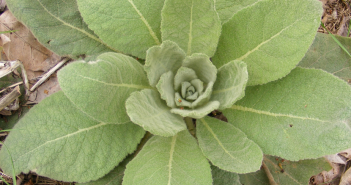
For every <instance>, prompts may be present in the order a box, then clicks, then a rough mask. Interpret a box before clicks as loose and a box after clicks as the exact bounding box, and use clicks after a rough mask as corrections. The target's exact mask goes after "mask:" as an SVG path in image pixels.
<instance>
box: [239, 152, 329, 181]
mask: <svg viewBox="0 0 351 185" xmlns="http://www.w3.org/2000/svg"><path fill="white" fill-rule="evenodd" d="M264 164H265V165H266V166H267V170H268V173H269V174H271V180H273V181H274V182H275V183H277V184H282V185H301V184H308V181H309V179H310V178H311V176H313V175H315V174H318V173H320V172H321V171H323V170H325V171H328V170H329V169H330V165H329V163H328V162H327V161H326V160H325V159H324V158H319V159H313V160H302V161H297V162H292V161H287V160H284V159H281V158H278V157H273V156H265V157H264ZM239 176H240V182H241V183H242V184H245V185H270V184H272V183H269V179H268V177H267V171H266V170H264V169H263V168H261V170H260V171H257V172H255V173H249V174H240V175H239Z"/></svg>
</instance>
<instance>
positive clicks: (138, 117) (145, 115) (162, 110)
mask: <svg viewBox="0 0 351 185" xmlns="http://www.w3.org/2000/svg"><path fill="white" fill-rule="evenodd" d="M126 108H127V113H128V115H129V117H130V119H131V120H132V121H133V122H134V123H135V124H138V125H140V126H142V127H143V128H144V129H145V130H147V131H149V132H151V133H152V134H154V135H160V136H164V137H169V136H174V135H175V134H176V133H177V132H179V131H182V130H185V129H186V125H185V123H184V121H183V117H181V116H179V115H177V114H173V113H171V112H170V109H171V108H170V107H167V105H166V104H165V102H164V101H163V100H162V99H161V98H160V95H159V93H158V92H157V91H155V90H151V89H145V90H142V91H140V92H134V93H133V94H131V96H130V97H129V98H128V99H127V101H126Z"/></svg>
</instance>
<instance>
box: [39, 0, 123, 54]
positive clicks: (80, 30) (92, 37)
mask: <svg viewBox="0 0 351 185" xmlns="http://www.w3.org/2000/svg"><path fill="white" fill-rule="evenodd" d="M37 1H38V3H39V4H40V6H42V7H43V9H44V10H45V11H46V12H47V13H48V14H49V15H51V16H52V17H54V18H55V19H57V20H58V21H60V22H61V23H62V24H63V25H65V26H68V27H70V28H72V29H74V30H77V31H79V32H81V33H83V34H85V35H87V36H88V37H89V38H91V39H93V40H95V41H97V42H99V43H101V44H103V45H104V46H106V47H107V48H108V49H110V50H112V51H115V52H117V53H121V52H120V51H118V50H116V49H114V48H112V47H110V46H109V45H107V44H106V43H104V42H103V41H102V40H100V39H99V38H97V37H95V36H94V35H92V34H90V33H88V32H86V31H85V30H83V29H80V28H77V27H74V26H72V25H70V24H68V23H66V22H65V21H63V20H61V19H60V18H58V17H56V16H55V15H54V14H52V13H51V12H50V11H49V10H48V9H46V8H45V6H44V5H43V4H42V3H41V2H40V1H39V0H37Z"/></svg>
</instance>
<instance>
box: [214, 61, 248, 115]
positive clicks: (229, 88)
mask: <svg viewBox="0 0 351 185" xmlns="http://www.w3.org/2000/svg"><path fill="white" fill-rule="evenodd" d="M247 80H248V74H247V66H246V64H245V63H244V62H242V61H231V62H229V63H227V64H225V65H224V66H222V67H221V68H219V69H218V75H217V81H216V83H215V84H214V87H213V92H212V95H211V100H216V101H219V102H220V107H219V109H226V108H228V107H231V106H232V105H233V104H234V103H235V102H236V101H238V100H239V99H241V98H242V97H243V96H244V95H245V87H246V83H247Z"/></svg>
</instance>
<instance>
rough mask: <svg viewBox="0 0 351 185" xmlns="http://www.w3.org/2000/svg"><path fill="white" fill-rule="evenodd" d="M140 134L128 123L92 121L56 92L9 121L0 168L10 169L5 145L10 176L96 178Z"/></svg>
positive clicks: (132, 145) (127, 150)
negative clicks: (10, 126) (16, 118)
mask: <svg viewBox="0 0 351 185" xmlns="http://www.w3.org/2000/svg"><path fill="white" fill-rule="evenodd" d="M144 133H145V131H144V130H143V129H142V128H140V127H139V126H137V125H135V124H133V123H126V124H122V125H117V124H109V123H104V122H97V121H94V120H92V119H90V118H89V117H88V116H87V115H86V114H84V113H82V112H80V111H79V110H78V109H76V108H75V107H74V106H73V104H72V103H71V102H70V101H69V100H68V99H67V98H66V96H65V95H64V94H63V92H62V91H59V92H58V93H55V94H53V95H51V96H50V97H48V98H46V99H44V100H43V101H42V102H40V103H39V104H38V105H36V106H35V107H33V108H32V109H31V110H30V111H29V112H28V113H27V114H26V115H25V117H23V118H22V119H21V120H20V121H19V122H18V123H17V124H16V125H15V127H14V128H13V131H11V133H10V135H9V136H8V137H7V138H6V141H5V145H6V146H7V147H3V148H2V150H1V151H0V166H1V169H2V170H4V172H5V173H6V174H10V173H11V170H12V165H11V159H10V156H9V154H8V152H7V151H6V150H7V149H9V151H10V153H11V156H12V159H13V164H14V169H15V173H16V174H19V173H20V172H24V173H28V172H29V171H33V172H35V173H37V174H39V175H42V176H46V177H50V178H53V179H56V180H63V181H75V182H87V181H91V180H96V179H98V178H100V177H102V176H104V175H105V174H107V173H108V172H109V171H111V170H112V169H113V168H114V167H115V166H117V164H118V163H119V162H121V161H122V160H123V159H124V158H125V156H126V155H127V154H129V153H131V152H133V151H134V150H135V149H136V147H137V144H138V143H139V141H140V139H141V138H142V137H143V135H144Z"/></svg>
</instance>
